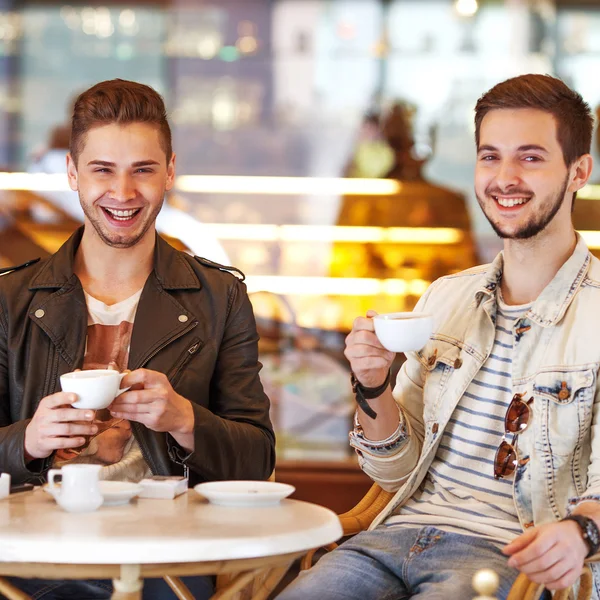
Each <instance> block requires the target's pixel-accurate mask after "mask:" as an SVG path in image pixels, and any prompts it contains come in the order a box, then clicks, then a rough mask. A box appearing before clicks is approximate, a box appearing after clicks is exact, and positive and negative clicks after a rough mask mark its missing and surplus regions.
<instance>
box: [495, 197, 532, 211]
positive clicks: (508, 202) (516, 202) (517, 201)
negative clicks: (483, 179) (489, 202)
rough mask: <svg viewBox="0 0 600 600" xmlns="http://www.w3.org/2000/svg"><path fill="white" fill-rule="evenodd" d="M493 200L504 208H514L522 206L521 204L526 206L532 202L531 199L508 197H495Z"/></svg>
mask: <svg viewBox="0 0 600 600" xmlns="http://www.w3.org/2000/svg"><path fill="white" fill-rule="evenodd" d="M492 198H493V199H494V200H495V201H496V202H497V203H498V204H499V205H500V206H502V207H503V208H512V207H513V206H520V205H521V204H526V203H527V202H529V200H531V198H524V197H518V198H517V197H510V198H509V197H506V196H494V195H492Z"/></svg>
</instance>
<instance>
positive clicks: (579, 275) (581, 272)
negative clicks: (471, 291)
mask: <svg viewBox="0 0 600 600" xmlns="http://www.w3.org/2000/svg"><path fill="white" fill-rule="evenodd" d="M576 235H577V245H576V246H575V250H574V251H573V254H571V256H570V257H569V258H568V259H567V261H566V262H565V263H564V264H563V266H562V267H561V268H560V269H559V270H558V272H557V273H556V275H555V276H554V278H553V279H552V281H551V282H550V283H549V284H548V285H547V286H546V287H545V288H544V289H543V290H542V293H541V294H540V295H539V296H538V297H537V299H536V300H535V302H534V303H533V306H532V307H531V308H530V309H529V310H528V311H527V314H526V315H525V316H526V317H527V318H528V319H530V320H531V321H533V322H535V323H537V324H538V325H541V326H542V327H550V326H552V325H555V324H556V323H558V322H559V321H560V320H561V319H562V318H563V316H564V314H565V311H566V310H567V308H568V307H569V304H570V303H571V300H572V299H573V297H574V296H575V293H576V292H577V290H578V289H579V287H580V286H581V284H582V282H583V280H584V279H585V276H586V274H587V272H588V268H589V265H590V256H591V255H590V251H589V250H588V247H587V245H586V243H585V242H584V241H583V238H582V237H581V236H580V235H579V234H578V233H577V234H576ZM503 268H504V253H503V252H500V253H499V254H498V256H496V258H495V259H494V261H493V262H492V263H491V264H490V265H489V267H488V269H487V270H486V272H485V279H484V282H483V285H482V286H481V287H480V288H479V289H478V290H477V292H476V294H475V298H476V300H477V301H478V303H479V302H481V300H482V299H483V297H484V296H488V297H492V298H495V296H496V290H497V288H498V286H499V285H500V281H501V279H502V271H503Z"/></svg>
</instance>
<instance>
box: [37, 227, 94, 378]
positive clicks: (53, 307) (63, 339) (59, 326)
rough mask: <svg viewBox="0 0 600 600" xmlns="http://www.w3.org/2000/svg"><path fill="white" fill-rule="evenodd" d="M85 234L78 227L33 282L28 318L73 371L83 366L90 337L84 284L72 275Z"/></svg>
mask: <svg viewBox="0 0 600 600" xmlns="http://www.w3.org/2000/svg"><path fill="white" fill-rule="evenodd" d="M82 235H83V227H81V228H79V229H78V230H77V231H76V232H75V233H74V234H73V235H72V236H71V237H70V238H69V239H68V240H67V242H65V244H63V246H62V247H61V248H60V249H59V250H58V252H57V253H56V254H54V255H52V256H51V257H50V258H49V259H48V260H47V261H46V263H45V264H44V266H43V267H42V269H40V271H39V272H38V273H37V275H36V276H35V277H34V278H33V279H32V280H31V283H30V285H29V289H30V290H32V291H35V292H37V293H36V295H35V296H34V300H33V302H32V304H31V310H30V311H29V318H30V319H31V320H32V321H33V322H34V323H35V324H36V325H37V326H38V327H40V328H41V329H42V330H43V331H44V332H45V333H46V335H47V336H48V337H49V338H50V340H51V342H52V343H53V344H54V346H55V348H56V350H57V351H58V353H59V354H60V355H61V357H62V358H63V359H64V360H65V362H66V363H67V365H68V366H69V369H70V370H71V371H72V370H73V369H76V368H78V367H81V365H82V363H83V355H84V353H85V341H86V336H87V309H86V304H85V295H84V293H83V288H82V287H81V282H80V281H79V279H78V278H77V277H76V276H75V275H74V274H73V260H74V257H75V252H76V250H77V247H78V246H79V242H80V241H81V236H82Z"/></svg>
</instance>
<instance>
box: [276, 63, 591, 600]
mask: <svg viewBox="0 0 600 600" xmlns="http://www.w3.org/2000/svg"><path fill="white" fill-rule="evenodd" d="M475 125H476V144H477V164H476V170H475V191H476V195H477V198H478V201H479V204H480V206H481V208H482V210H483V212H484V214H485V215H486V217H487V218H488V220H489V222H490V223H491V225H492V227H493V228H494V230H495V231H496V233H497V234H498V235H499V236H500V237H501V238H503V240H504V251H503V252H502V253H500V255H499V256H498V257H497V258H496V259H495V260H494V262H493V263H492V264H490V265H486V266H481V267H476V268H473V269H470V270H468V271H465V272H463V273H459V274H456V275H450V276H448V277H443V278H442V279H440V280H438V281H436V282H435V283H434V284H433V285H432V286H431V287H430V288H429V290H428V291H427V292H426V293H425V295H424V296H423V297H422V298H421V300H420V302H419V303H418V305H417V308H416V309H415V310H416V311H422V312H425V313H428V314H431V315H433V317H434V329H433V334H432V335H431V337H430V339H429V341H428V343H427V344H426V346H425V347H424V348H423V349H422V350H420V351H419V352H409V353H408V355H407V361H406V363H405V364H404V365H403V367H402V370H401V372H400V374H399V376H398V379H397V382H396V385H395V386H394V388H393V389H392V387H391V386H390V385H388V384H387V383H386V382H387V381H388V379H389V369H390V365H391V363H392V360H393V358H394V355H393V353H391V352H389V351H387V350H385V349H384V348H383V347H382V345H381V344H380V343H379V341H378V339H377V337H376V336H375V334H374V328H373V322H372V318H371V317H373V316H374V314H375V313H374V312H369V313H368V314H367V317H366V318H362V317H361V318H358V319H356V321H355V323H354V327H353V330H352V332H351V333H350V335H349V336H348V338H347V348H346V356H347V358H348V359H349V361H350V363H351V366H352V370H353V373H354V377H355V378H356V381H357V382H358V384H359V391H362V392H363V394H364V395H365V396H366V397H367V398H370V399H369V400H368V406H364V404H363V406H364V408H365V411H363V409H362V408H359V409H358V410H357V414H356V419H355V428H354V431H353V432H351V434H350V440H351V444H352V446H353V447H354V448H355V449H356V452H357V453H358V457H359V462H360V464H361V467H362V468H363V470H364V471H365V472H366V473H367V474H368V475H369V476H371V477H372V478H373V479H374V480H375V481H376V482H377V483H379V484H380V485H381V486H382V487H383V488H384V489H386V490H388V491H392V492H395V495H394V497H393V499H392V500H391V501H390V503H389V505H388V506H387V507H386V508H385V509H384V510H383V511H382V513H381V514H380V515H379V517H378V518H377V519H376V520H375V522H374V523H373V524H372V526H371V528H370V530H369V531H367V532H363V533H361V534H359V535H357V536H355V537H354V538H352V539H351V540H349V541H348V542H346V543H345V544H343V545H342V546H341V547H340V548H339V549H337V550H335V551H333V552H332V553H330V554H328V555H327V556H325V557H323V558H322V559H321V560H320V561H319V562H318V563H317V565H316V566H315V567H313V569H311V571H308V572H307V574H303V575H301V576H300V577H299V579H298V580H297V582H296V583H295V584H293V585H292V586H290V587H289V588H288V589H287V590H285V591H284V592H283V594H282V595H281V596H280V598H281V599H282V600H283V599H285V600H295V599H300V598H317V597H318V598H320V599H321V600H337V599H338V598H339V599H340V600H341V599H342V598H344V599H357V600H369V599H373V600H375V599H383V598H385V599H389V600H391V599H405V598H423V599H425V598H427V599H428V600H431V599H438V598H439V599H440V600H441V599H444V600H452V599H456V600H464V599H467V598H471V597H472V595H473V591H472V587H471V579H472V576H473V574H474V573H475V572H476V571H477V570H478V569H480V568H484V567H487V568H492V569H494V570H495V571H496V572H497V573H498V575H499V578H500V587H499V590H498V598H506V596H507V594H508V591H509V589H510V586H511V585H512V583H513V582H514V580H515V578H516V577H517V575H518V574H519V572H523V573H526V574H527V575H528V576H529V578H530V579H531V580H533V581H534V582H538V583H541V584H543V585H544V586H545V587H546V588H547V589H548V590H557V589H562V588H565V587H568V586H570V585H571V584H573V583H574V582H575V581H576V580H577V578H578V576H579V574H580V573H581V569H582V566H583V563H584V559H585V558H586V557H587V556H588V555H591V554H592V553H595V552H596V551H597V550H598V546H599V545H600V542H599V540H598V523H600V504H599V501H600V436H599V434H600V415H599V414H598V411H599V410H600V393H599V387H598V368H599V366H600V343H599V342H600V318H598V317H597V314H598V306H600V262H598V260H597V259H596V258H594V257H593V256H592V255H591V254H590V252H589V250H588V248H587V246H586V245H585V243H584V241H583V239H582V238H581V237H580V236H579V235H578V234H577V233H576V232H575V231H574V229H573V225H572V222H571V210H572V206H573V202H574V200H575V194H576V192H577V191H578V190H579V189H581V188H582V187H583V186H584V185H585V184H586V182H587V180H588V178H589V176H590V174H591V171H592V159H591V157H590V155H589V151H590V144H591V135H592V127H593V120H592V116H591V114H590V110H589V107H588V105H587V104H586V103H585V102H583V100H582V98H581V96H579V94H577V93H575V92H573V91H572V90H570V89H569V88H568V87H567V86H566V85H565V84H564V83H562V82H561V81H559V80H557V79H554V78H552V77H549V76H543V75H524V76H521V77H516V78H513V79H509V80H508V81H505V82H503V83H500V84H498V85H497V86H495V87H494V88H492V89H491V90H490V91H489V92H487V93H486V94H485V95H484V96H482V98H481V99H480V100H479V102H478V104H477V107H476V116H475ZM378 388H379V389H378ZM369 413H370V414H371V416H369ZM592 569H593V573H594V592H593V597H594V598H595V599H598V598H600V570H598V569H597V568H596V566H595V565H594V566H593V567H592Z"/></svg>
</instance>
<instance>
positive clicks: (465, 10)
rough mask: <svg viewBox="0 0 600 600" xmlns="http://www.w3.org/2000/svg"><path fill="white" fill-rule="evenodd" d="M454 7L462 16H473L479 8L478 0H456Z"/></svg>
mask: <svg viewBox="0 0 600 600" xmlns="http://www.w3.org/2000/svg"><path fill="white" fill-rule="evenodd" d="M454 7H455V8H456V12H457V13H458V14H459V15H460V16H461V17H472V16H473V15H474V14H475V13H476V12H477V10H478V9H479V5H478V4H477V0H456V2H455V3H454Z"/></svg>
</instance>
